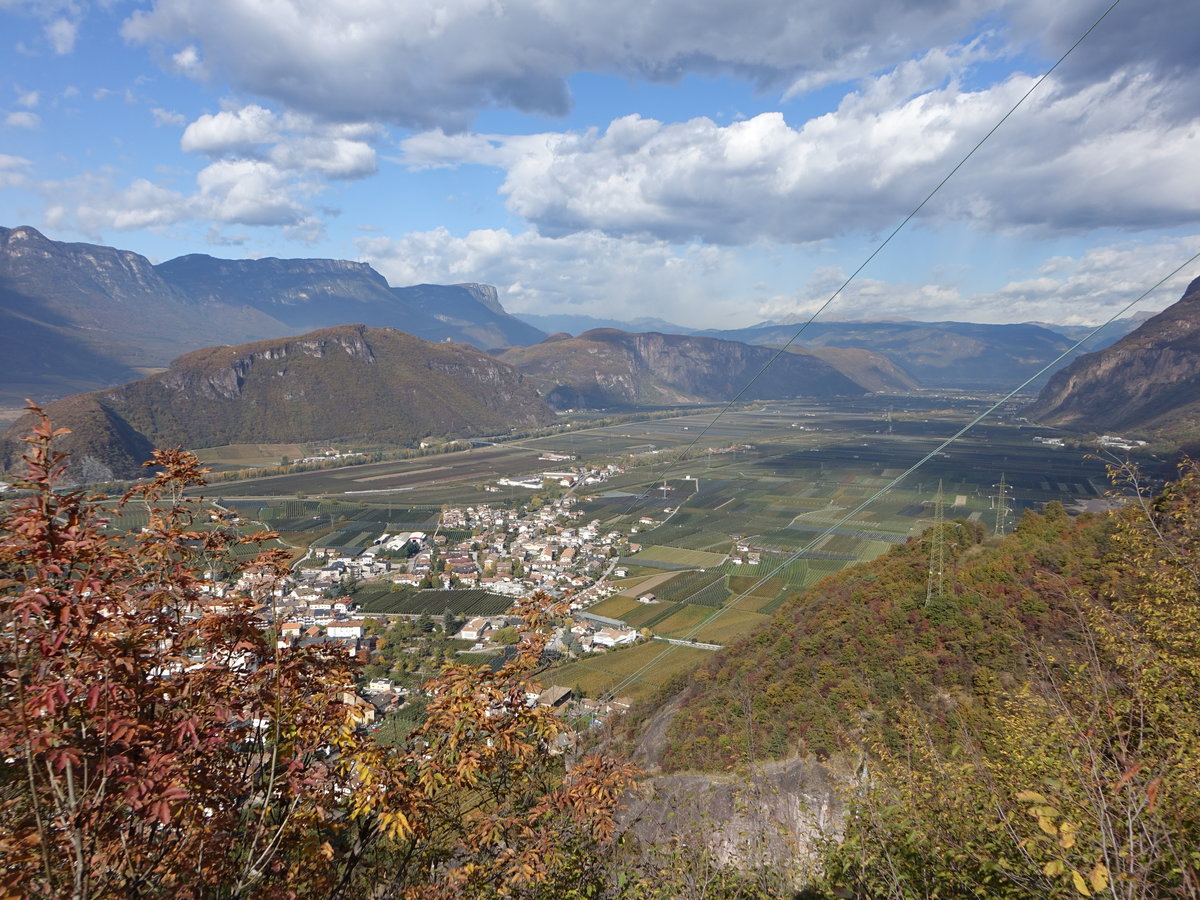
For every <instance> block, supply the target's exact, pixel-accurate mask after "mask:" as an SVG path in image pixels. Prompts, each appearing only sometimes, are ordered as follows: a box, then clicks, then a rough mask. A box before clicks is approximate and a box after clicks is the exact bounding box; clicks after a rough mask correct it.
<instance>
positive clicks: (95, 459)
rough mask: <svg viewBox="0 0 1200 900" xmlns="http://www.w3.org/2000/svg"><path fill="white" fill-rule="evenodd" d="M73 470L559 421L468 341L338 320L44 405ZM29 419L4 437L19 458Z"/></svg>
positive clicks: (510, 372)
mask: <svg viewBox="0 0 1200 900" xmlns="http://www.w3.org/2000/svg"><path fill="white" fill-rule="evenodd" d="M47 410H48V412H49V413H50V415H51V417H52V419H53V421H54V423H55V424H56V425H59V426H65V427H67V428H70V429H71V430H72V432H73V433H72V434H70V435H68V436H66V437H65V438H63V439H62V448H63V449H65V450H69V451H71V452H72V454H73V457H74V460H73V464H74V469H75V474H76V475H77V476H78V477H86V479H87V480H96V479H98V478H102V477H112V476H116V477H130V476H134V475H137V474H139V472H140V471H141V470H140V463H141V462H142V461H143V460H145V459H146V458H147V455H148V453H149V451H150V449H151V448H152V447H155V446H164V447H169V446H179V445H182V446H184V447H188V448H198V447H211V446H218V445H222V444H232V443H245V442H265V443H292V442H303V441H319V440H335V439H366V440H371V441H381V442H389V443H403V442H406V441H411V440H414V439H417V438H421V437H425V436H428V435H453V436H465V435H478V434H484V433H494V432H497V431H503V430H507V429H509V428H510V427H512V426H513V425H538V424H544V423H547V422H551V421H553V420H554V413H553V411H552V410H551V409H550V408H549V407H548V406H547V405H546V404H545V403H544V402H542V400H541V399H539V398H538V396H537V394H536V393H535V392H534V390H533V389H532V388H531V387H530V386H529V385H528V384H527V383H525V380H524V379H523V377H522V376H521V374H520V373H519V372H517V371H516V370H515V369H513V368H512V367H511V366H509V365H507V364H505V363H503V362H501V361H499V360H497V359H495V358H493V357H491V356H489V355H488V354H486V353H483V352H482V351H480V350H477V349H475V348H473V347H468V346H465V345H462V344H447V343H439V344H433V343H429V342H426V341H423V340H421V339H420V338H416V337H413V336H412V335H409V334H405V333H404V332H401V331H397V330H395V329H391V328H366V327H364V326H362V325H342V326H338V327H336V328H328V329H323V330H320V331H314V332H312V333H310V334H305V335H302V336H300V337H292V338H282V339H280V338H276V339H271V340H266V341H259V342H256V343H251V344H243V345H240V346H236V347H209V348H206V349H202V350H196V351H193V352H191V353H188V354H186V355H184V356H182V357H180V358H179V359H177V360H175V361H174V362H173V363H172V364H171V367H170V368H169V369H168V370H167V371H165V372H162V373H159V374H156V375H152V376H149V377H147V378H143V379H141V380H139V381H134V382H131V383H129V384H124V385H121V386H120V387H115V388H110V389H107V390H103V391H95V392H92V393H88V394H77V395H75V396H72V397H67V398H65V399H63V400H60V401H57V402H55V403H51V404H50V405H49V406H48V407H47ZM27 428H28V422H27V421H19V422H17V423H15V424H14V425H13V427H12V428H11V429H10V430H9V432H8V434H7V435H6V440H5V443H6V446H7V455H8V459H7V460H6V463H11V462H12V460H13V457H14V453H15V450H16V449H17V448H16V439H17V438H19V437H20V436H21V435H23V434H24V433H25V431H26V429H27Z"/></svg>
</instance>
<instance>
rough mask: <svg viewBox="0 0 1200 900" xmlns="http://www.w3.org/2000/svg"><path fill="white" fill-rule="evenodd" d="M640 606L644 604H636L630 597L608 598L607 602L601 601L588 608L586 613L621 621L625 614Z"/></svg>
mask: <svg viewBox="0 0 1200 900" xmlns="http://www.w3.org/2000/svg"><path fill="white" fill-rule="evenodd" d="M640 606H645V604H644V603H638V602H637V601H636V600H634V599H633V598H631V597H621V596H616V597H609V598H608V599H607V600H601V601H600V602H599V603H597V604H596V605H595V606H589V607H588V609H587V611H588V612H590V613H592V614H593V615H596V616H605V617H606V618H609V619H623V618H625V616H626V614H627V613H630V612H632V611H633V610H635V609H637V608H638V607H640Z"/></svg>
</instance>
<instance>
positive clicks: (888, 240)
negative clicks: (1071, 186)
mask: <svg viewBox="0 0 1200 900" xmlns="http://www.w3.org/2000/svg"><path fill="white" fill-rule="evenodd" d="M1120 2H1121V0H1113V2H1112V4H1111V5H1110V6H1109V7H1108V8H1107V9H1106V10H1104V12H1103V13H1101V14H1100V16H1099V18H1097V19H1096V21H1094V22H1092V24H1091V25H1090V26H1089V27H1088V29H1087V31H1085V32H1084V33H1083V34H1081V35H1080V36H1079V39H1078V40H1076V41H1075V43H1073V44H1072V45H1071V46H1070V47H1068V48H1067V50H1066V52H1065V53H1063V54H1062V56H1060V57H1059V58H1058V60H1057V61H1056V62H1055V63H1054V65H1052V66H1051V67H1050V68H1049V69H1047V70H1046V71H1045V72H1044V73H1042V76H1041V77H1040V78H1038V80H1037V81H1035V82H1034V83H1033V85H1032V86H1031V87H1030V88H1029V90H1027V91H1026V92H1025V93H1024V94H1022V95H1021V98H1020V99H1019V100H1017V102H1016V103H1014V104H1013V105H1012V107H1011V108H1010V109H1009V110H1008V112H1006V113H1005V114H1004V115H1003V116H1001V117H1000V119H999V121H997V122H996V124H995V125H993V126H992V127H991V128H990V129H988V132H987V134H985V135H984V136H983V137H981V138H980V139H979V140H978V141H977V142H976V143H975V146H974V147H972V148H971V149H970V150H969V151H967V154H966V155H965V156H964V157H963V158H962V159H960V160H959V161H958V164H957V165H955V166H954V168H953V169H951V170H950V171H949V172H947V173H946V175H945V176H944V177H943V178H942V180H941V181H939V182H938V183H937V184H936V185H934V187H933V189H932V190H931V191H929V193H928V194H926V195H925V199H924V200H922V201H921V202H920V203H918V204H917V206H916V207H915V208H914V209H913V211H912V212H910V213H909V214H908V215H907V216H905V217H904V219H903V220H902V221H901V222H900V224H899V225H897V226H896V227H895V228H893V229H892V231H891V233H890V234H888V236H887V237H886V238H884V239H883V241H882V242H880V244H879V245H878V246H876V248H875V249H874V250H872V251H871V253H870V255H869V256H868V257H867V258H866V259H864V260H863V261H862V262H861V263H860V264H859V266H858V268H857V269H855V270H854V271H853V272H851V273H850V275H849V276H848V277H847V278H846V279H845V280H844V281H843V282H842V283H841V285H840V286H839V287H838V289H837V290H836V291H834V292H833V293H832V294H830V295H829V298H828V299H827V300H826V301H825V302H824V303H822V304H821V305H820V306H819V307H818V308H817V310H816V312H814V313H813V314H812V315H811V316H809V317H808V319H807V320H806V321H805V322H804V323H803V324H802V325H801V326H800V328H799V329H798V330H797V331H796V333H795V334H793V335H792V336H791V337H790V338H788V341H787V343H786V344H784V345H783V346H782V347H780V348H779V349H778V350H777V351H776V352H775V354H774V355H772V356H771V358H770V359H768V360H767V361H766V362H765V363H763V365H762V367H761V368H760V369H759V370H758V371H757V372H756V373H755V374H754V375H753V376H751V378H750V380H749V381H748V382H746V384H745V385H744V386H743V387H742V389H741V390H739V391H738V392H737V394H735V395H734V397H733V399H732V400H730V401H729V402H728V403H726V404H725V405H724V406H723V407H722V408H721V409H720V410H719V411H718V412H717V415H716V416H715V417H714V418H713V420H712V421H711V422H709V423H708V424H707V425H705V426H704V428H703V429H701V430H700V433H699V434H697V435H696V437H695V438H693V439H692V442H691V443H690V444H688V445H687V447H685V448H684V450H683V452H682V453H681V454H679V455H678V457H677V458H676V459H675V460H673V461H669V462H668V464H667V466H666V467H665V468H664V469H663V471H662V473H661V474H660V475H658V476H657V477H656V478H654V479H653V482H657V481H660V480H663V479H665V478H666V477H667V476H668V475H669V474H670V473H671V472H672V471H674V469H675V468H676V467H677V466H678V465H679V463H681V462H682V461H683V460H684V459H685V458H686V457H687V455H688V453H690V452H691V451H692V449H694V448H695V446H696V444H698V443H699V442H700V439H701V438H703V437H704V436H705V435H706V434H708V432H709V431H710V430H711V429H712V428H713V426H715V425H716V424H717V422H719V421H720V420H721V418H722V417H723V416H724V415H725V414H726V413H727V412H729V410H730V409H731V408H732V407H733V406H734V404H736V403H738V402H739V401H740V400H741V399H742V397H743V396H745V394H746V392H747V391H749V390H750V388H751V387H753V386H754V383H755V382H756V381H758V379H759V378H761V377H762V376H763V374H764V373H765V372H766V371H767V369H769V368H770V367H771V366H772V365H773V364H774V363H775V362H776V361H777V360H778V359H779V358H780V357H781V356H783V354H784V353H786V352H787V350H788V348H789V347H791V346H792V344H794V343H796V341H798V340H799V339H800V336H801V335H802V334H804V332H805V331H806V330H807V329H808V326H809V325H811V324H812V323H813V322H814V321H816V319H817V317H818V316H820V315H821V313H823V312H825V310H827V309H828V308H829V307H830V306H831V305H832V304H833V302H834V301H835V300H836V299H837V298H838V297H839V296H841V294H842V292H843V291H845V289H846V288H847V287H848V286H849V285H850V283H851V282H852V281H854V279H855V278H857V277H858V275H859V273H861V272H862V271H863V269H865V268H866V267H867V266H868V265H870V263H871V261H872V260H874V259H875V257H876V256H878V255H879V254H880V253H881V252H882V251H883V248H884V247H886V246H887V245H888V244H890V243H891V242H892V238H894V237H895V236H896V235H897V234H899V233H900V231H901V230H902V229H903V228H904V226H906V225H907V224H908V223H909V222H911V221H912V220H913V219H914V218H915V217H916V215H917V214H918V213H919V212H920V211H921V210H922V209H924V208H925V206H926V204H928V203H929V201H930V200H932V199H933V198H934V196H935V195H936V194H937V193H938V192H939V191H940V190H941V189H942V188H943V187H944V186H945V184H946V182H948V181H949V180H950V179H951V178H953V177H954V176H955V174H957V173H958V170H959V169H961V168H962V167H963V166H964V165H966V164H967V161H968V160H969V159H970V158H971V157H972V156H974V155H975V153H976V151H977V150H979V148H980V147H982V146H983V145H984V144H985V143H987V141H988V140H989V139H990V138H991V136H992V135H993V134H995V133H996V132H997V131H998V130H999V129H1000V126H1001V125H1003V124H1004V123H1005V122H1007V121H1008V119H1009V118H1010V117H1011V116H1012V115H1013V113H1015V112H1016V111H1017V110H1018V109H1020V108H1021V106H1022V105H1023V104H1024V103H1025V101H1026V100H1028V99H1029V97H1030V96H1031V95H1032V94H1033V92H1034V91H1036V90H1037V89H1038V88H1039V87H1041V86H1042V84H1043V82H1045V80H1046V79H1047V78H1049V77H1050V76H1051V75H1052V74H1053V73H1054V70H1055V69H1057V68H1058V67H1059V66H1060V65H1062V63H1063V61H1064V60H1065V59H1066V58H1067V57H1068V56H1070V55H1071V54H1072V53H1073V52H1074V51H1075V48H1076V47H1078V46H1079V45H1080V44H1082V43H1083V42H1084V40H1085V39H1086V38H1087V36H1088V35H1090V34H1091V33H1092V32H1093V31H1095V30H1096V27H1097V26H1099V24H1100V23H1101V22H1103V21H1104V19H1105V18H1106V17H1107V16H1108V14H1109V13H1111V12H1112V11H1113V10H1114V9H1116V8H1117V6H1118V4H1120ZM653 482H652V483H653ZM649 493H650V492H649V490H647V491H646V492H644V493H642V494H639V495H638V496H637V497H635V498H634V500H633V501H631V503H630V505H629V508H628V509H627V510H626V511H625V512H626V515H628V514H629V513H630V512H631V511H632V510H633V509H634V508H635V507H636V506H637V504H638V503H639V502H641V501H643V500H645V499H646V498H647V497H648V496H649Z"/></svg>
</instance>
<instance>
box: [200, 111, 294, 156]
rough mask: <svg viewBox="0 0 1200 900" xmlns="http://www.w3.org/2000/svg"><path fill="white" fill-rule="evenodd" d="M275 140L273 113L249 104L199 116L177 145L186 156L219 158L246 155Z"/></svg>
mask: <svg viewBox="0 0 1200 900" xmlns="http://www.w3.org/2000/svg"><path fill="white" fill-rule="evenodd" d="M278 139H279V123H278V120H277V119H276V118H275V114H274V113H273V112H271V111H270V110H268V109H264V108H263V107H261V106H258V105H256V104H251V105H250V106H243V107H242V108H240V109H232V110H222V111H221V112H219V113H217V114H215V115H203V116H201V117H200V118H198V119H197V120H196V121H194V122H192V124H190V125H189V126H188V127H187V128H186V129H185V130H184V132H183V137H182V138H180V141H179V145H180V147H182V148H183V150H184V151H185V152H187V153H206V154H208V155H210V156H220V155H222V154H225V153H246V152H249V151H252V150H254V149H255V148H257V147H258V146H259V145H260V144H265V143H267V142H269V141H275V140H278Z"/></svg>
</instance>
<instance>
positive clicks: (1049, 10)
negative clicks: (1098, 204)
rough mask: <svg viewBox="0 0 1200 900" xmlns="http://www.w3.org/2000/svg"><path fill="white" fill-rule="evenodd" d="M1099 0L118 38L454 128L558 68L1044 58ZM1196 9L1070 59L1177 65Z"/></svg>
mask: <svg viewBox="0 0 1200 900" xmlns="http://www.w3.org/2000/svg"><path fill="white" fill-rule="evenodd" d="M1099 12H1100V9H1099V8H1097V6H1096V4H1095V3H1094V2H1092V0H1061V2H1058V3H1053V4H1048V3H1045V2H1044V0H1006V2H1003V3H1000V4H997V3H995V2H991V0H936V2H933V0H931V2H924V0H918V2H906V3H885V4H881V3H879V2H877V0H841V2H839V3H830V2H827V0H760V2H758V3H756V4H755V5H754V8H753V10H752V14H748V13H747V9H746V6H745V4H744V3H741V2H734V0H708V2H706V3H703V4H697V3H695V2H693V0H660V2H654V3H646V2H645V0H570V2H561V3H554V4H548V3H545V2H544V0H506V2H504V3H499V2H496V0H407V2H405V3H395V2H392V0H341V2H339V3H336V4H329V3H326V2H320V0H278V2H274V3H271V4H267V5H264V4H262V3H261V2H258V0H157V2H156V3H155V4H154V5H153V7H152V8H150V9H148V10H140V11H137V12H135V13H134V14H133V15H132V16H130V18H129V19H128V20H127V21H126V23H125V26H124V34H125V35H126V37H127V38H129V39H131V40H134V41H139V42H144V43H154V44H159V43H162V44H166V45H168V46H174V47H180V46H182V47H183V51H182V52H183V53H186V54H187V58H186V60H181V59H178V58H177V59H176V65H177V67H179V68H180V69H181V70H184V71H192V72H193V74H197V75H200V74H202V73H203V72H205V71H206V70H207V69H208V68H210V67H211V68H212V69H213V70H220V71H221V72H222V73H223V74H224V75H226V76H227V77H228V78H229V79H230V81H231V82H232V83H233V84H234V85H235V86H236V87H238V88H240V89H243V90H246V91H248V92H251V93H254V94H256V95H258V96H263V97H270V98H273V99H275V100H277V101H280V102H283V103H285V104H287V105H288V106H291V107H292V108H295V109H301V110H305V111H308V112H311V113H315V114H317V115H320V116H322V117H325V118H330V119H346V118H351V119H364V120H372V121H389V122H392V123H395V124H400V125H405V126H408V127H416V128H430V127H436V126H442V127H446V128H449V129H452V130H457V129H460V128H462V127H464V126H465V125H466V124H468V123H469V122H470V121H471V119H472V117H473V116H474V114H475V113H476V112H477V111H478V110H480V109H485V108H490V107H509V108H515V109H519V110H523V111H528V112H540V113H550V114H562V113H564V112H565V111H566V110H567V109H568V108H569V106H570V102H571V101H570V93H569V88H568V84H567V79H568V78H569V77H570V76H571V75H573V74H575V73H577V72H582V71H588V72H605V73H613V74H617V75H620V76H623V77H628V78H634V79H646V80H651V81H673V80H676V79H678V78H680V77H681V76H683V75H685V74H688V73H702V74H706V75H713V74H731V75H733V76H735V77H739V78H743V79H746V80H748V81H751V82H753V83H755V84H756V85H758V86H760V87H762V88H765V89H770V90H778V91H780V92H781V93H784V92H786V93H788V94H791V95H796V94H800V93H804V92H807V91H810V90H813V89H815V88H818V87H820V86H823V85H827V84H830V83H837V82H845V81H850V80H854V79H858V78H862V77H865V76H868V75H870V74H871V73H877V72H880V71H884V70H886V69H890V68H892V67H893V66H896V65H898V64H901V63H904V62H905V61H907V60H910V59H911V58H912V57H914V56H916V55H918V54H920V53H922V52H924V51H926V50H927V49H928V48H930V47H944V46H952V45H956V44H961V43H964V42H968V41H970V40H971V39H972V37H973V35H974V33H975V32H976V31H977V29H978V28H979V26H980V24H981V23H987V24H988V25H989V27H992V28H994V29H995V36H994V37H993V38H992V39H991V41H992V43H994V44H995V45H996V47H997V49H999V48H1000V47H1001V46H1003V47H1005V48H1007V49H1008V50H1009V51H1010V52H1016V51H1019V50H1021V49H1025V48H1028V47H1029V46H1033V47H1035V48H1037V49H1038V50H1039V51H1040V52H1041V53H1043V54H1046V55H1050V54H1053V55H1057V54H1058V53H1059V52H1061V50H1062V49H1065V47H1066V46H1068V45H1069V44H1070V43H1071V41H1073V40H1074V39H1075V37H1078V35H1079V34H1081V33H1082V32H1083V30H1084V28H1086V26H1087V25H1088V24H1090V23H1091V21H1092V20H1093V19H1094V18H1095V16H1096V15H1097V14H1098V13H1099ZM1198 19H1200V11H1198V10H1197V9H1196V8H1195V5H1194V4H1179V3H1178V0H1145V2H1143V3H1141V4H1139V5H1138V6H1136V7H1131V8H1128V9H1125V8H1121V9H1118V10H1117V11H1116V12H1115V13H1114V14H1113V15H1112V16H1111V17H1110V20H1109V21H1107V22H1105V23H1104V24H1103V25H1102V26H1101V27H1100V28H1098V29H1097V31H1096V33H1095V34H1094V35H1093V36H1091V37H1089V44H1088V45H1087V46H1086V47H1084V48H1083V49H1082V50H1081V51H1080V52H1079V54H1078V55H1079V57H1080V62H1079V63H1078V64H1077V65H1075V66H1074V67H1073V68H1072V69H1071V70H1070V72H1072V73H1076V74H1078V75H1079V77H1083V78H1085V79H1086V80H1094V79H1096V78H1102V77H1104V76H1101V75H1099V74H1098V73H1101V72H1103V73H1106V74H1107V73H1111V72H1113V71H1115V70H1117V69H1119V68H1122V67H1124V66H1128V65H1130V64H1133V63H1137V64H1139V65H1140V64H1143V63H1144V64H1146V65H1152V66H1156V67H1157V68H1158V69H1160V70H1162V71H1163V72H1164V74H1166V75H1168V76H1170V77H1176V78H1185V77H1186V74H1187V73H1188V72H1190V71H1191V69H1192V68H1193V66H1194V60H1195V59H1196V58H1197V57H1198V56H1200V49H1198V45H1197V38H1196V34H1197V32H1198V31H1200V22H1198ZM201 56H203V59H204V60H205V63H204V64H203V65H202V64H201V63H200V59H201ZM1096 56H1103V57H1104V64H1103V65H1096V64H1095V60H1094V57H1096ZM1164 58H1167V59H1169V60H1171V61H1172V63H1173V67H1172V65H1168V66H1162V65H1161V64H1160V63H1157V62H1156V60H1162V59H1164ZM1070 77H1075V76H1074V75H1070Z"/></svg>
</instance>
